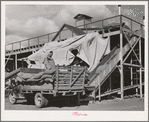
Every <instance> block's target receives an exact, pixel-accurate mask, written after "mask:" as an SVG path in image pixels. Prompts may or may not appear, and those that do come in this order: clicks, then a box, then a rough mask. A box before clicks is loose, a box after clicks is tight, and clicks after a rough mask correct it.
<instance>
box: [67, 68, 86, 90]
mask: <svg viewBox="0 0 149 122" xmlns="http://www.w3.org/2000/svg"><path fill="white" fill-rule="evenodd" d="M84 70H85V69H83V70H82V71H81V72H80V74H79V75H78V77H76V78H75V79H74V80H73V81H72V83H71V84H70V87H72V85H73V84H74V83H75V82H76V81H77V79H78V78H79V77H80V76H81V74H82V73H83V72H84Z"/></svg>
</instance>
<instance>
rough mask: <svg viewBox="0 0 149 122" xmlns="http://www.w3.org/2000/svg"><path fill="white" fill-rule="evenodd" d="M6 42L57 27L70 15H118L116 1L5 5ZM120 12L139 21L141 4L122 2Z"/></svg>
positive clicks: (70, 20) (69, 21) (95, 17)
mask: <svg viewBox="0 0 149 122" xmlns="http://www.w3.org/2000/svg"><path fill="white" fill-rule="evenodd" d="M5 12H6V13H5V32H6V38H5V39H6V44H9V43H13V42H17V41H21V40H24V39H28V38H31V37H36V36H40V35H44V34H48V33H51V32H55V31H58V30H59V29H60V28H61V26H62V25H63V24H64V23H66V24H69V25H73V26H74V25H75V20H74V19H73V18H74V16H76V15H77V14H86V15H89V16H91V17H93V20H92V21H96V20H101V19H104V18H107V17H111V16H115V15H118V6H117V5H65V4H63V5H39V4H33V5H15V4H14V5H6V11H5ZM122 14H123V15H126V16H129V17H131V18H133V19H135V20H137V21H139V22H142V17H143V16H144V14H145V13H144V5H122Z"/></svg>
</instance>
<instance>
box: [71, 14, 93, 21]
mask: <svg viewBox="0 0 149 122" xmlns="http://www.w3.org/2000/svg"><path fill="white" fill-rule="evenodd" d="M92 18H93V17H90V16H88V15H85V14H78V15H76V16H75V17H74V19H77V20H82V19H86V20H91V19H92Z"/></svg>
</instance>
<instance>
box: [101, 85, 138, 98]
mask: <svg viewBox="0 0 149 122" xmlns="http://www.w3.org/2000/svg"><path fill="white" fill-rule="evenodd" d="M138 86H139V85H131V86H125V87H124V89H123V90H129V89H132V88H136V87H138ZM120 91H121V90H120V88H118V89H113V90H111V91H108V92H105V93H103V94H101V97H103V96H106V95H110V94H114V93H117V92H120Z"/></svg>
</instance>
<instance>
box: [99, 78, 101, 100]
mask: <svg viewBox="0 0 149 122" xmlns="http://www.w3.org/2000/svg"><path fill="white" fill-rule="evenodd" d="M99 81H100V77H99V76H98V86H99V88H98V96H99V98H98V100H99V102H100V101H101V86H100V82H99Z"/></svg>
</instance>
